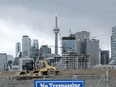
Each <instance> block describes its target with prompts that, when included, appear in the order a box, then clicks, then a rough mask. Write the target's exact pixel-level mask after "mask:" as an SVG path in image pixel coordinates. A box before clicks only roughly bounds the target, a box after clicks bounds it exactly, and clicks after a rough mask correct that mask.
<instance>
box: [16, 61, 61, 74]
mask: <svg viewBox="0 0 116 87" xmlns="http://www.w3.org/2000/svg"><path fill="white" fill-rule="evenodd" d="M26 66H27V70H26V71H24V70H23V71H20V72H17V73H16V75H27V76H42V75H50V76H53V75H56V74H57V73H58V72H59V71H58V69H57V68H56V67H54V66H50V65H48V64H47V62H46V61H39V62H37V67H35V63H34V62H32V63H27V64H26ZM33 66H34V67H33Z"/></svg>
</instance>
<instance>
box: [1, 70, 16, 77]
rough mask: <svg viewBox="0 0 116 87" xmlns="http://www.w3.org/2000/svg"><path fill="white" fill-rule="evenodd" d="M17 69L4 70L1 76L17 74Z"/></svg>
mask: <svg viewBox="0 0 116 87" xmlns="http://www.w3.org/2000/svg"><path fill="white" fill-rule="evenodd" d="M16 73H17V71H3V72H1V73H0V76H10V75H15V74H16Z"/></svg>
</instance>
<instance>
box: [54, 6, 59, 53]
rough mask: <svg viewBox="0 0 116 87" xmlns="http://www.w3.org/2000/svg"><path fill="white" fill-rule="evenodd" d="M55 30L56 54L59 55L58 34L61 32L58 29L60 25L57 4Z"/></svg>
mask: <svg viewBox="0 0 116 87" xmlns="http://www.w3.org/2000/svg"><path fill="white" fill-rule="evenodd" d="M55 14H56V15H55V21H56V23H55V25H56V26H55V28H54V29H53V31H54V33H55V54H56V55H58V33H59V31H60V29H59V28H58V25H57V4H56V11H55Z"/></svg>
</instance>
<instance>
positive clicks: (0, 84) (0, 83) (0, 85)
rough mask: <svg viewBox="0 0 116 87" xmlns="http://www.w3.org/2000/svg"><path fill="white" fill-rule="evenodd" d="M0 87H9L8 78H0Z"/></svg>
mask: <svg viewBox="0 0 116 87" xmlns="http://www.w3.org/2000/svg"><path fill="white" fill-rule="evenodd" d="M0 87H9V78H8V76H0Z"/></svg>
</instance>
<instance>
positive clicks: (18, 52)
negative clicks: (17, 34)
mask: <svg viewBox="0 0 116 87" xmlns="http://www.w3.org/2000/svg"><path fill="white" fill-rule="evenodd" d="M20 54H21V44H20V42H17V43H16V57H19V56H20Z"/></svg>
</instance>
